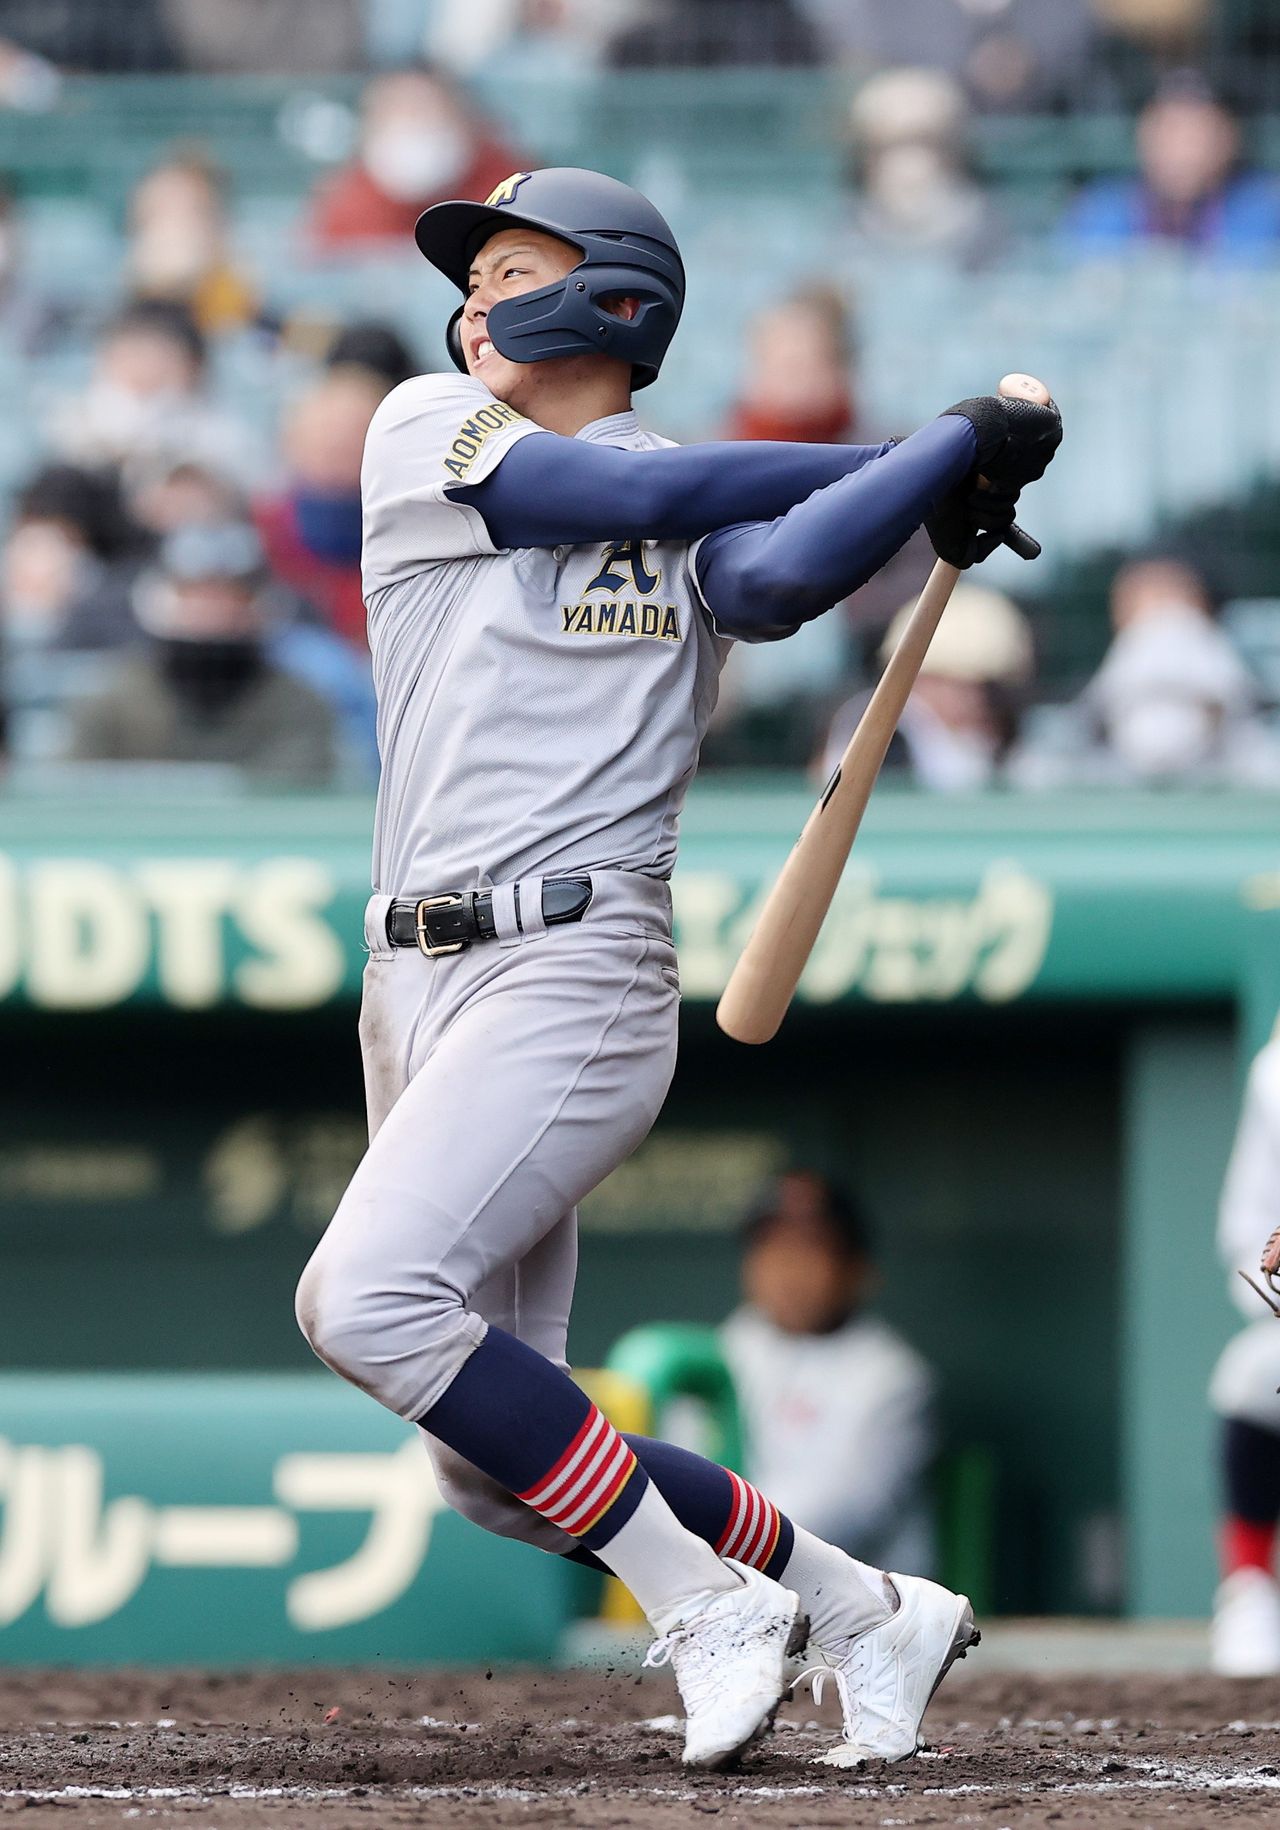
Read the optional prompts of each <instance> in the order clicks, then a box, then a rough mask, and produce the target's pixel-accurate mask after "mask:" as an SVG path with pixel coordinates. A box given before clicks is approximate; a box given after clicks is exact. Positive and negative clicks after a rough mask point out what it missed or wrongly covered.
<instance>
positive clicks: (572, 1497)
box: [540, 1429, 629, 1531]
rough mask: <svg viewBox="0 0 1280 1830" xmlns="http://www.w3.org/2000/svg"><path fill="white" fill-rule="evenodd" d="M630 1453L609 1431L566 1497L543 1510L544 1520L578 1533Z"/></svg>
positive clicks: (619, 1439)
mask: <svg viewBox="0 0 1280 1830" xmlns="http://www.w3.org/2000/svg"><path fill="white" fill-rule="evenodd" d="M628 1453H629V1450H628V1448H627V1445H626V1443H625V1442H623V1440H622V1438H621V1436H619V1435H618V1434H617V1433H616V1431H614V1430H611V1429H607V1430H606V1431H605V1434H604V1435H603V1436H602V1437H601V1439H600V1442H599V1443H598V1444H597V1446H596V1448H595V1449H594V1450H593V1452H592V1454H591V1456H590V1457H589V1458H588V1460H586V1461H584V1462H583V1464H582V1466H581V1468H580V1469H579V1470H578V1474H577V1478H576V1479H575V1481H574V1482H573V1485H572V1486H571V1487H570V1488H568V1489H567V1490H566V1491H565V1493H564V1495H563V1497H562V1498H560V1499H558V1500H556V1501H555V1503H554V1504H553V1505H549V1506H543V1507H541V1508H540V1511H541V1512H542V1514H543V1517H544V1518H548V1519H550V1520H551V1522H552V1524H553V1525H563V1527H564V1529H565V1530H566V1531H576V1530H577V1528H578V1521H579V1519H580V1518H581V1517H582V1515H583V1514H584V1513H585V1512H590V1511H591V1509H592V1507H593V1506H594V1505H595V1503H596V1498H597V1495H598V1494H599V1493H600V1492H601V1491H602V1490H603V1489H604V1488H605V1487H607V1486H608V1485H609V1483H610V1481H611V1480H612V1479H613V1477H614V1475H615V1474H616V1473H617V1470H618V1468H619V1466H620V1465H621V1463H622V1462H623V1461H625V1460H626V1458H627V1455H628Z"/></svg>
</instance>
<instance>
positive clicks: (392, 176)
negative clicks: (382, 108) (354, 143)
mask: <svg viewBox="0 0 1280 1830" xmlns="http://www.w3.org/2000/svg"><path fill="white" fill-rule="evenodd" d="M468 150H469V148H468V145H467V137H466V135H465V133H464V132H463V130H462V129H461V127H456V126H453V125H451V124H450V123H448V122H438V123H437V124H436V125H435V126H434V127H415V126H414V125H413V124H412V123H411V122H407V121H406V122H401V123H396V122H389V123H388V124H387V125H386V126H385V127H376V128H374V130H373V131H372V132H371V133H370V135H369V138H368V139H367V141H366V142H365V147H364V153H363V158H364V164H365V169H366V170H367V171H368V173H369V175H370V177H371V178H372V179H373V180H374V183H375V184H377V185H378V186H379V188H380V189H381V190H384V191H385V192H386V193H387V195H388V196H389V197H395V198H398V199H399V200H400V202H402V203H412V202H413V201H414V200H415V199H416V198H419V197H427V196H430V195H431V194H432V193H433V192H435V191H442V190H447V189H448V187H449V186H450V185H451V184H452V183H453V181H454V179H455V178H458V177H460V176H461V175H462V173H463V171H464V170H465V169H466V164H467V153H468Z"/></svg>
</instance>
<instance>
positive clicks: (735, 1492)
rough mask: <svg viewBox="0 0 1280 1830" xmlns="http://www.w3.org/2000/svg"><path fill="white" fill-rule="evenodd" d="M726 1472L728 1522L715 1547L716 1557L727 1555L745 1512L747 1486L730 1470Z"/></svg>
mask: <svg viewBox="0 0 1280 1830" xmlns="http://www.w3.org/2000/svg"><path fill="white" fill-rule="evenodd" d="M727 1472H728V1475H729V1493H730V1501H729V1522H728V1524H727V1525H726V1526H725V1528H724V1530H723V1531H722V1532H721V1533H720V1540H719V1542H718V1544H717V1545H716V1555H717V1557H724V1556H727V1555H728V1550H729V1546H730V1544H732V1542H733V1540H734V1539H735V1538H736V1537H737V1535H738V1532H739V1531H740V1529H741V1527H742V1521H743V1519H744V1518H745V1517H746V1512H747V1484H746V1482H745V1481H743V1480H739V1478H738V1476H737V1475H736V1474H735V1473H734V1472H733V1471H732V1469H729V1470H727Z"/></svg>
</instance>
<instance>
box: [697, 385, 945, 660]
mask: <svg viewBox="0 0 1280 1830" xmlns="http://www.w3.org/2000/svg"><path fill="white" fill-rule="evenodd" d="M976 457H977V438H976V435H975V433H974V430H973V427H972V426H971V425H970V424H969V421H968V420H967V419H964V418H963V417H961V416H959V415H956V414H944V415H943V417H942V418H941V419H935V420H932V421H931V422H930V424H929V425H927V426H924V427H922V428H921V430H920V431H919V432H913V433H912V435H911V437H910V438H908V439H904V440H903V441H902V443H901V444H900V445H895V446H894V447H893V448H892V449H891V450H888V451H887V452H886V453H885V454H884V455H883V456H881V457H878V458H877V459H876V460H875V462H874V463H869V464H865V465H863V466H862V467H861V468H860V469H859V470H858V471H856V472H855V473H854V474H853V475H852V476H846V477H843V478H841V479H840V480H839V481H838V482H834V483H829V484H828V485H827V486H826V488H825V489H821V490H818V491H817V492H816V493H815V494H814V495H811V496H810V497H809V498H808V499H807V500H806V501H804V502H800V503H798V504H797V505H796V506H795V507H794V508H792V509H790V510H789V511H788V512H787V513H785V514H783V515H781V516H778V517H776V518H774V519H772V520H769V521H765V520H764V519H763V518H760V519H758V520H756V521H755V522H754V523H752V524H751V525H748V526H739V527H726V528H722V529H719V530H718V531H717V532H715V533H713V534H710V535H708V536H707V538H706V539H705V540H703V541H702V543H701V544H700V546H699V547H698V551H697V554H696V555H695V566H696V569H697V576H698V584H699V587H700V588H701V591H702V596H703V599H704V601H705V603H706V605H707V608H708V609H709V610H710V612H711V614H712V616H713V617H714V619H715V623H716V627H717V628H718V629H719V630H720V631H721V632H722V633H723V634H725V635H734V636H739V637H741V638H743V639H745V640H746V641H755V642H767V641H776V640H778V639H779V638H780V637H782V636H787V635H791V634H793V633H794V631H795V630H796V629H798V628H799V627H800V625H801V624H802V623H806V622H809V621H810V620H811V619H812V618H813V617H815V616H820V615H821V614H822V612H823V611H824V610H829V609H830V608H831V606H832V605H833V604H838V603H839V602H840V600H841V599H842V598H845V597H848V596H849V594H850V593H851V592H853V591H856V590H857V589H858V587H859V585H864V584H865V583H866V582H867V580H868V579H869V578H870V577H872V575H873V574H874V573H876V572H878V571H879V570H880V567H881V566H882V565H884V564H885V563H886V561H887V560H889V559H891V558H892V557H893V555H894V554H895V553H896V552H897V550H898V548H899V547H900V546H902V545H903V543H904V542H905V541H906V540H907V539H909V538H910V536H911V534H912V533H914V531H915V529H916V528H917V527H919V526H920V523H921V522H922V521H923V520H924V518H925V516H926V515H927V514H928V513H929V512H930V510H931V509H932V508H933V506H934V504H935V503H936V502H937V501H938V499H939V498H940V497H941V496H943V495H945V494H946V492H947V491H948V490H949V489H953V488H954V487H955V486H956V484H958V483H960V482H962V481H963V480H964V478H965V477H966V476H967V475H968V473H969V472H970V471H971V470H972V469H973V466H974V463H975V461H976Z"/></svg>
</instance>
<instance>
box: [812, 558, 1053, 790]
mask: <svg viewBox="0 0 1280 1830" xmlns="http://www.w3.org/2000/svg"><path fill="white" fill-rule="evenodd" d="M915 603H916V599H915V598H914V597H912V598H911V599H910V600H909V601H908V602H907V603H905V604H904V605H903V606H902V608H901V609H900V610H899V611H898V614H897V615H896V616H895V617H894V619H893V622H892V623H891V624H890V625H889V631H888V634H887V635H886V636H885V638H884V641H883V643H882V645H881V649H880V659H881V662H882V663H887V662H888V660H889V658H890V656H891V655H892V654H893V652H894V650H895V649H896V648H897V646H898V643H899V641H900V639H901V637H902V632H903V630H904V628H905V627H906V624H907V620H908V618H909V617H910V615H911V612H912V610H913V609H914V608H915ZM1034 666H1035V660H1034V653H1033V650H1032V645H1031V631H1030V628H1029V626H1028V623H1027V619H1026V617H1025V616H1024V615H1023V614H1022V612H1021V610H1019V609H1018V607H1017V605H1016V604H1015V603H1013V601H1012V600H1011V599H1010V598H1007V597H1005V596H1004V595H1003V594H1002V593H1001V592H999V591H992V590H989V589H987V587H986V586H984V585H970V584H961V585H957V587H956V589H955V591H954V593H953V594H952V598H951V602H950V604H949V605H948V606H947V613H946V615H945V616H944V617H943V619H942V622H941V623H940V624H939V626H938V632H937V634H936V635H935V636H934V638H933V641H932V642H931V643H930V645H929V651H928V653H927V654H926V655H925V658H924V662H923V664H922V666H921V668H920V674H919V677H918V679H917V680H916V683H915V686H914V687H913V688H912V691H911V697H910V698H909V699H908V700H907V703H906V707H905V709H904V711H903V714H902V718H901V720H900V721H899V724H898V729H897V732H896V734H895V736H894V739H893V743H892V744H891V746H890V749H889V754H888V756H887V758H886V759H885V767H886V769H888V770H889V771H890V772H892V771H893V770H895V769H897V770H901V771H904V772H905V773H906V774H907V775H909V777H910V779H911V780H912V781H913V782H914V783H915V784H916V785H917V786H918V787H921V788H931V789H936V790H939V791H941V792H943V793H956V792H963V791H965V790H969V789H975V788H985V787H987V786H989V785H990V784H991V783H992V782H994V781H996V780H997V779H998V778H999V776H1000V774H1001V772H1002V770H1003V767H1004V764H1005V761H1006V759H1007V757H1008V756H1009V753H1010V751H1011V750H1012V748H1013V745H1014V742H1015V739H1016V737H1017V733H1018V723H1019V716H1020V712H1021V708H1022V705H1023V702H1024V700H1025V697H1026V694H1027V691H1028V689H1029V687H1030V684H1031V678H1032V674H1033V672H1034ZM869 698H870V694H869V693H865V692H864V693H859V694H857V695H856V696H855V697H854V698H852V699H850V700H849V702H848V703H847V704H846V705H844V706H842V707H841V708H840V710H839V711H838V712H837V713H836V715H835V717H834V719H833V720H832V722H831V729H830V731H829V732H828V735H827V741H826V745H825V747H824V749H823V751H822V754H821V757H820V758H819V763H818V771H817V772H818V773H819V774H821V775H822V777H823V778H824V779H825V777H826V776H827V775H828V774H829V773H830V771H831V770H832V769H833V768H834V767H835V764H836V762H837V761H838V760H839V758H840V756H841V754H842V752H843V750H844V747H845V745H846V744H847V743H848V741H849V739H850V737H851V736H852V735H853V732H854V730H855V728H856V726H857V723H858V720H859V719H860V718H861V716H862V713H863V711H864V710H865V709H866V704H867V700H868V699H869Z"/></svg>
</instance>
